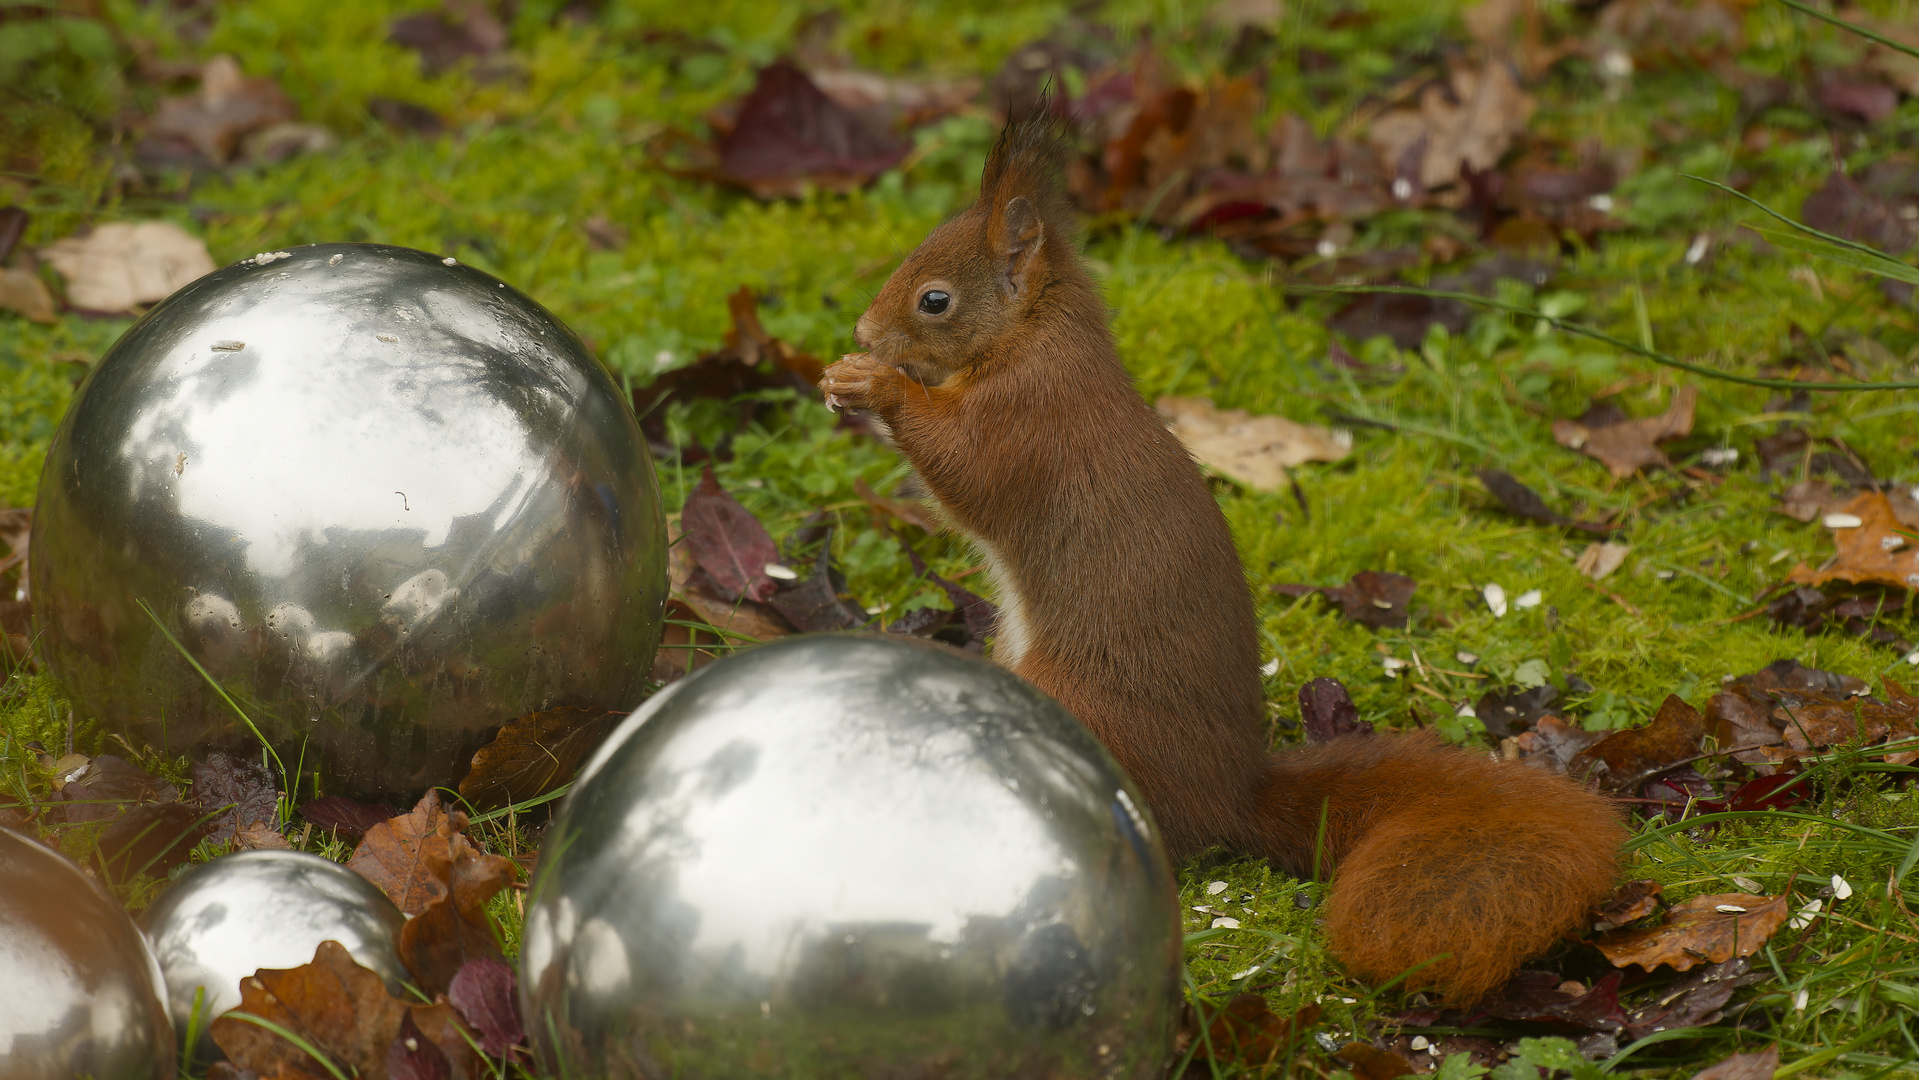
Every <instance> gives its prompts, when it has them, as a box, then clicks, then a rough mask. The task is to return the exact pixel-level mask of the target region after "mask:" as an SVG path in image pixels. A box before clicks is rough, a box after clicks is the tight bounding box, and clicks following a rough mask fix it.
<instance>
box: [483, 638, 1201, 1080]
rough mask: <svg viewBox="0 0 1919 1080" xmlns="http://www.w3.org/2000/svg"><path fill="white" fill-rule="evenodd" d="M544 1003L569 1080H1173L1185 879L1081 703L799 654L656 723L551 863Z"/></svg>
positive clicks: (529, 943)
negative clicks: (1180, 886) (905, 1079)
mask: <svg viewBox="0 0 1919 1080" xmlns="http://www.w3.org/2000/svg"><path fill="white" fill-rule="evenodd" d="M542 851H543V852H544V854H543V856H542V858H541V862H540V867H539V872H538V876H537V878H536V880H535V882H534V885H533V889H532V894H531V895H532V899H531V902H530V903H529V905H528V908H527V913H526V928H525V935H524V938H523V945H522V951H521V981H520V988H521V1000H522V1004H523V1007H524V1012H525V1015H526V1026H527V1029H528V1030H529V1031H530V1032H532V1033H533V1037H534V1039H535V1041H536V1045H537V1046H538V1053H539V1055H540V1058H541V1061H542V1063H543V1065H544V1067H545V1069H546V1070H547V1071H548V1072H550V1073H552V1074H554V1075H586V1076H595V1077H609V1078H612V1077H646V1078H649V1080H650V1078H653V1077H666V1076H672V1077H677V1078H682V1080H717V1078H720V1077H744V1076H772V1075H781V1076H787V1075H791V1076H834V1077H847V1078H856V1077H871V1078H875V1080H877V1078H881V1077H899V1076H921V1075H927V1076H932V1075H937V1076H940V1077H942V1078H944V1080H972V1078H979V1080H989V1078H990V1080H1004V1078H1007V1077H1024V1076H1033V1077H1055V1076H1057V1077H1084V1078H1110V1080H1121V1078H1125V1080H1134V1078H1139V1080H1144V1078H1148V1077H1152V1078H1158V1077H1160V1076H1162V1075H1163V1074H1164V1069H1165V1068H1166V1066H1167V1063H1168V1061H1167V1058H1168V1053H1169V1048H1170V1045H1171V1038H1172V1029H1173V1019H1174V1017H1175V1015H1176V1010H1177V1008H1178V1003H1179V970H1180V968H1179V965H1180V944H1181V934H1180V925H1179V918H1178V911H1177V901H1176V898H1175V892H1174V886H1173V880H1172V872H1171V869H1170V867H1169V865H1168V863H1167V860H1166V855H1165V851H1164V849H1163V848H1162V846H1161V844H1160V840H1159V837H1158V834H1157V831H1156V829H1155V827H1154V826H1153V824H1152V822H1151V820H1150V818H1149V817H1148V816H1147V815H1146V813H1145V809H1144V804H1143V803H1142V802H1141V801H1140V797H1139V794H1138V792H1137V791H1136V790H1134V788H1133V786H1132V783H1131V781H1129V780H1128V779H1127V778H1126V777H1125V775H1124V774H1123V773H1122V772H1121V771H1120V769H1119V767H1118V766H1117V765H1116V764H1114V763H1113V761H1112V759H1111V758H1110V757H1108V756H1107V754H1106V752H1105V751H1104V750H1103V749H1102V748H1101V747H1100V746H1099V744H1098V743H1097V742H1096V741H1095V740H1094V739H1093V738H1092V736H1091V735H1089V734H1088V733H1087V732H1086V730H1085V729H1084V728H1082V727H1081V726H1080V725H1079V723H1078V722H1076V721H1075V720H1074V719H1073V718H1072V717H1071V716H1070V715H1069V714H1068V713H1067V712H1066V711H1065V710H1064V709H1063V708H1061V707H1060V706H1059V705H1058V704H1057V703H1055V702H1054V701H1052V700H1051V699H1050V698H1048V697H1046V696H1045V695H1044V694H1042V693H1040V691H1038V690H1037V689H1035V688H1034V687H1032V686H1031V685H1030V684H1028V683H1026V682H1024V681H1023V680H1021V679H1019V678H1018V677H1016V676H1014V675H1013V674H1011V673H1010V672H1007V671H1005V670H1003V669H1001V668H999V667H996V666H994V665H992V664H989V663H986V662H985V661H983V660H979V659H977V658H974V657H971V656H968V655H966V654H964V653H960V652H958V651H956V650H952V649H948V648H946V647H944V646H940V645H937V644H933V643H930V642H923V641H918V640H915V639H904V638H899V637H891V636H887V637H881V636H861V635H820V636H810V637H798V638H789V639H786V640H784V641H780V642H775V643H773V644H770V645H766V646H762V647H760V648H756V649H752V650H750V651H747V652H744V653H740V654H736V655H734V656H732V657H730V658H728V659H726V660H723V661H721V662H719V663H716V664H713V665H711V666H709V667H707V668H704V669H701V670H700V671H698V672H696V673H694V674H693V675H691V676H689V677H687V678H685V679H683V680H681V681H680V682H677V683H674V684H672V685H671V686H669V687H667V688H666V689H665V690H664V691H662V692H660V693H659V694H658V695H656V696H655V697H654V698H653V699H652V700H650V701H649V702H647V704H646V705H645V706H644V707H643V708H641V709H640V710H639V711H638V712H636V713H634V714H633V715H632V716H631V717H629V718H628V719H627V720H626V721H625V722H624V723H623V724H622V725H621V726H620V727H619V728H618V729H617V730H616V731H615V732H614V733H613V735H612V736H610V737H609V739H608V740H607V742H606V744H605V745H603V746H602V747H601V748H600V750H599V752H598V753H597V754H596V756H595V757H594V758H593V759H592V761H591V762H589V763H588V765H587V766H586V767H585V768H584V769H583V770H581V773H580V775H579V776H578V777H577V778H576V779H575V782H574V788H573V791H572V793H571V794H570V795H569V796H568V797H567V801H566V803H565V806H564V808H563V809H562V811H561V813H560V814H559V816H558V818H557V819H556V820H555V823H554V825H553V826H552V828H551V829H550V831H549V833H548V837H547V840H546V842H545V843H544V844H543V845H542Z"/></svg>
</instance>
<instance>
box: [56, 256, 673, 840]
mask: <svg viewBox="0 0 1919 1080" xmlns="http://www.w3.org/2000/svg"><path fill="white" fill-rule="evenodd" d="M451 263H452V260H445V261H442V260H441V259H439V258H436V257H434V256H432V255H428V254H427V253H425V252H420V251H412V250H409V249H406V248H397V247H386V246H380V245H373V244H315V245H311V246H308V247H298V248H293V249H291V250H290V251H285V252H271V253H267V254H263V255H260V256H257V257H255V258H253V259H247V260H243V261H241V262H240V263H237V264H235V265H233V266H228V267H226V268H224V269H221V270H217V271H215V272H214V273H211V274H208V275H207V276H206V277H203V278H201V279H200V280H198V281H196V282H194V283H193V284H191V285H188V286H186V287H185V288H183V289H181V290H180V291H178V292H176V293H174V294H173V295H172V296H170V297H168V298H167V299H166V300H165V301H163V302H161V303H160V304H158V305H156V306H155V307H154V308H153V310H151V311H149V312H148V313H147V314H146V316H145V317H144V318H142V319H141V320H140V321H139V322H137V323H135V324H134V325H133V327H132V328H131V329H129V330H128V331H127V332H126V334H125V335H124V336H122V337H121V338H120V340H119V341H118V342H117V343H116V344H115V345H114V346H113V348H112V349H110V350H108V352H107V354H106V355H105V356H104V357H102V358H101V360H100V362H99V363H98V364H96V365H95V367H94V370H93V372H92V373H91V375H90V376H89V377H88V379H87V381H86V383H85V384H84V385H83V386H82V387H81V388H80V392H79V394H78V396H77V397H76V399H75V401H74V403H73V406H72V408H71V410H70V411H69V412H68V414H67V417H66V419H65V421H64V422H63V423H62V424H61V426H60V429H59V431H58V433H57V435H56V436H55V438H54V441H53V446H52V448H51V450H50V452H49V453H48V456H47V464H46V471H45V473H44V474H43V476H42V478H41V483H40V498H39V504H38V506H37V507H36V509H35V516H34V529H33V542H32V563H31V566H32V571H31V572H32V596H33V605H34V622H35V627H36V630H37V632H38V634H39V646H40V648H41V649H42V650H43V655H44V658H45V659H46V660H47V661H48V663H49V664H50V665H51V666H52V667H53V669H54V670H55V671H56V672H57V673H58V674H59V675H60V676H61V678H62V679H63V680H64V681H65V685H66V687H67V689H68V690H69V691H70V692H71V693H72V694H73V695H74V697H75V698H76V699H77V701H78V702H79V704H80V705H81V707H82V708H83V709H85V710H86V711H89V712H92V713H94V714H95V715H97V716H100V717H101V718H103V719H105V720H106V721H107V722H108V723H109V724H110V725H111V726H112V727H114V728H116V729H117V730H119V731H121V732H122V733H124V734H126V735H127V736H129V737H130V738H132V739H134V740H136V744H137V742H138V741H145V742H148V743H151V744H152V745H155V746H161V747H164V748H165V749H167V750H169V751H172V752H187V753H194V754H198V753H202V752H204V751H206V750H208V749H211V748H216V747H217V748H220V749H228V750H234V751H243V750H247V749H249V748H252V752H254V753H257V752H258V750H257V745H256V744H255V742H254V738H253V736H252V734H251V733H250V732H248V731H247V730H246V729H245V727H244V726H243V725H242V724H241V723H240V722H239V721H238V720H237V719H236V717H235V716H234V714H233V712H232V711H231V710H230V709H229V708H228V707H227V706H226V705H225V704H224V703H223V702H221V701H220V700H219V698H218V697H217V696H215V695H214V694H213V693H212V692H211V690H210V689H209V687H208V685H207V683H206V681H205V679H204V678H203V677H202V676H201V675H200V674H198V673H197V672H195V671H194V670H193V668H192V667H191V666H190V665H189V664H188V663H187V662H186V661H185V660H184V659H183V658H182V657H181V656H180V655H179V653H178V651H177V650H176V649H175V647H174V646H173V645H172V644H171V643H169V642H168V640H167V639H166V637H165V636H164V635H162V634H161V633H160V632H159V630H158V628H157V627H156V626H155V625H154V622H153V620H152V619H150V618H149V617H148V616H147V614H146V613H145V612H144V611H142V610H141V608H140V606H139V603H140V602H142V601H144V602H145V603H146V604H147V605H149V606H150V607H151V608H152V609H153V610H154V611H155V612H156V613H157V614H158V615H159V618H160V619H161V620H162V621H163V622H165V623H166V625H167V627H168V628H169V630H170V631H171V633H172V634H173V635H174V636H175V637H176V638H178V639H179V640H180V641H181V642H183V643H184V645H185V647H186V648H187V649H188V650H190V651H191V653H192V654H193V656H194V657H195V658H196V659H197V660H198V661H199V663H200V664H201V665H203V666H204V667H205V668H206V670H207V671H208V672H209V673H210V674H211V675H212V676H213V677H214V678H216V679H218V680H219V681H220V683H221V684H222V685H223V686H224V687H225V688H226V689H227V690H228V691H229V692H230V693H232V695H233V696H234V697H235V698H236V699H238V700H239V701H241V702H243V703H251V704H252V705H253V706H254V707H255V709H256V710H257V715H254V717H253V719H254V720H255V721H256V722H257V723H259V724H260V725H261V726H262V728H263V729H264V731H265V734H266V736H267V737H268V738H269V740H270V741H272V742H273V743H274V744H275V746H276V747H277V748H278V750H279V752H280V756H281V757H282V759H284V760H285V762H286V765H287V767H288V768H289V769H292V768H294V767H296V766H295V762H296V761H298V760H300V758H301V757H302V754H303V753H304V757H305V761H306V762H307V765H308V768H309V769H310V768H311V767H312V766H313V765H315V764H317V765H318V766H319V767H320V768H321V770H322V771H323V772H324V773H325V774H326V776H327V790H329V791H331V792H334V793H338V794H343V795H350V796H354V797H357V798H362V799H390V800H396V801H404V802H409V803H410V802H411V800H412V798H413V797H414V796H417V795H418V793H419V792H420V791H422V790H424V789H425V788H427V787H428V786H430V785H433V784H445V783H449V782H453V781H456V780H458V779H459V777H460V775H461V774H462V773H463V772H464V770H465V767H466V765H467V763H468V762H469V761H470V760H471V757H472V755H473V752H474V751H475V750H476V749H478V748H479V747H480V746H481V745H484V744H485V743H486V741H487V740H488V739H489V738H491V736H492V733H493V731H494V730H495V729H497V728H498V727H499V726H500V725H501V724H502V723H504V722H505V721H507V720H510V719H512V718H514V717H516V716H521V715H524V714H526V713H530V712H534V711H536V710H539V709H543V708H548V707H551V706H554V705H561V704H572V705H580V706H587V707H598V708H606V709H625V708H631V707H632V706H633V704H634V703H635V702H636V701H638V700H639V698H640V696H641V693H642V683H643V681H644V680H645V678H646V673H647V669H648V666H649V663H650V660H651V657H652V654H653V649H654V647H655V645H656V643H657V641H658V638H659V630H660V620H661V609H662V605H663V603H664V601H665V594H666V561H665V554H666V551H665V549H666V534H665V524H664V520H663V518H662V516H661V510H660V501H659V491H658V482H657V480H656V479H655V477H654V472H653V465H652V460H651V457H650V455H649V454H648V452H647V449H646V444H645V442H644V440H643V439H642V437H641V435H640V432H639V427H638V425H637V423H636V422H635V420H634V418H633V415H632V410H631V408H630V407H629V405H628V404H627V403H626V401H625V400H624V398H623V397H622V395H621V392H620V390H619V388H618V387H617V386H616V385H615V384H614V382H613V380H612V379H611V378H610V377H609V376H608V375H607V373H606V371H605V370H604V369H603V368H601V367H600V365H599V364H598V362H597V361H595V360H594V359H593V357H592V356H591V355H589V354H588V352H587V350H586V348H585V346H583V345H582V344H581V343H580V340H579V339H578V338H577V337H575V336H574V335H573V333H572V332H571V331H569V330H568V329H567V328H566V327H565V326H562V325H561V324H560V323H559V322H558V321H557V320H556V319H554V318H553V316H552V315H551V314H550V313H549V312H547V310H546V309H545V308H543V307H541V306H540V305H539V304H537V303H535V302H534V301H532V300H531V299H528V298H527V297H526V296H525V295H523V294H521V293H519V292H518V291H516V290H514V289H512V288H511V287H509V286H507V285H505V284H503V283H501V282H500V281H498V280H497V279H495V278H493V277H491V276H490V275H487V274H484V273H482V272H480V271H478V270H475V269H472V268H471V267H467V266H460V265H449V264H451Z"/></svg>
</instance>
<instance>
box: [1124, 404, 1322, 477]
mask: <svg viewBox="0 0 1919 1080" xmlns="http://www.w3.org/2000/svg"><path fill="white" fill-rule="evenodd" d="M1155 408H1156V409H1157V410H1158V411H1159V415H1160V418H1161V419H1163V420H1165V421H1166V424H1167V426H1168V427H1170V428H1171V429H1172V431H1173V434H1174V435H1176V436H1178V438H1179V441H1180V442H1181V443H1183V444H1185V446H1186V449H1187V451H1188V452H1190V453H1191V454H1192V455H1193V457H1194V458H1196V459H1198V460H1199V462H1200V464H1202V465H1205V466H1208V467H1210V468H1212V469H1215V470H1217V471H1218V472H1220V473H1221V474H1223V475H1225V476H1227V477H1230V478H1231V479H1233V480H1234V481H1236V482H1238V483H1241V484H1244V485H1246V486H1247V487H1250V488H1253V489H1254V490H1257V491H1268V492H1275V491H1279V490H1281V489H1283V488H1284V487H1285V486H1286V482H1287V480H1286V470H1287V469H1289V468H1291V467H1293V466H1295V465H1301V464H1304V463H1306V462H1309V461H1339V460H1340V459H1342V458H1344V457H1345V456H1346V455H1347V454H1348V453H1351V451H1352V436H1351V435H1350V434H1348V433H1345V432H1335V431H1329V430H1327V429H1326V428H1323V427H1318V426H1315V425H1310V424H1301V423H1298V422H1296V421H1293V420H1288V419H1287V418H1285V417H1283V416H1255V415H1252V414H1250V413H1247V412H1246V411H1245V410H1243V409H1218V408H1215V407H1214V406H1213V403H1212V402H1211V401H1209V400H1207V399H1206V398H1181V397H1172V396H1170V395H1169V396H1166V397H1162V398H1160V399H1159V401H1158V402H1157V403H1156V404H1155Z"/></svg>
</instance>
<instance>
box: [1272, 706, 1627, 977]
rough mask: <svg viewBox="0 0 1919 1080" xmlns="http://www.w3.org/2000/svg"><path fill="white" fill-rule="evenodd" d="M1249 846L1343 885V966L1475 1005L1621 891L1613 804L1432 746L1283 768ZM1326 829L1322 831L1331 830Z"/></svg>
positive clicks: (1338, 923) (1328, 757) (1540, 775)
mask: <svg viewBox="0 0 1919 1080" xmlns="http://www.w3.org/2000/svg"><path fill="white" fill-rule="evenodd" d="M1257 821H1258V823H1257V825H1256V826H1255V828H1254V830H1253V831H1252V834H1251V835H1247V836H1245V837H1244V838H1243V840H1242V846H1243V847H1245V848H1246V849H1248V850H1251V851H1254V852H1257V853H1259V854H1261V855H1264V856H1265V857H1266V858H1267V859H1269V860H1271V861H1272V862H1273V863H1274V864H1275V865H1277V866H1279V867H1281V868H1283V869H1286V870H1289V871H1291V872H1292V873H1294V874H1296V875H1298V876H1301V877H1318V878H1324V877H1325V876H1326V875H1327V873H1328V871H1332V872H1333V888H1332V892H1331V895H1330V896H1329V897H1328V899H1327V901H1326V906H1325V914H1324V919H1325V924H1326V932H1327V935H1328V937H1329V938H1330V939H1331V942H1332V949H1333V954H1334V955H1335V956H1337V957H1339V958H1340V960H1342V961H1344V962H1345V964H1346V965H1347V966H1348V967H1349V968H1351V969H1352V970H1353V972H1354V973H1355V974H1357V975H1360V976H1362V977H1364V978H1367V979H1371V980H1386V979H1392V978H1394V977H1396V976H1399V975H1400V974H1401V973H1403V972H1406V971H1408V970H1409V969H1417V970H1413V971H1412V974H1410V975H1408V976H1407V978H1406V984H1407V985H1408V986H1409V987H1420V986H1431V987H1433V988H1434V989H1436V990H1437V991H1438V992H1439V993H1440V994H1441V995H1442V996H1443V997H1445V998H1446V999H1447V1000H1448V1001H1452V1002H1457V1003H1466V1002H1471V1001H1473V1000H1476V999H1478V998H1480V997H1482V996H1484V995H1485V994H1486V993H1487V992H1489V991H1491V990H1494V989H1496V988H1498V987H1499V986H1500V985H1502V984H1503V983H1504V982H1505V981H1506V980H1507V979H1508V978H1510V977H1511V976H1512V974H1513V970H1514V968H1515V966H1516V963H1517V961H1518V960H1520V959H1523V958H1525V957H1528V956H1535V955H1537V954H1539V953H1541V952H1544V951H1545V950H1546V949H1547V948H1548V947H1549V946H1551V945H1552V943H1553V942H1554V940H1555V939H1557V938H1558V937H1559V935H1560V934H1561V933H1563V932H1564V931H1566V930H1567V929H1569V928H1571V927H1574V926H1576V925H1578V924H1579V923H1580V921H1581V918H1582V916H1583V915H1584V914H1585V912H1586V911H1587V910H1588V909H1589V908H1590V907H1592V906H1593V905H1595V904H1596V903H1598V902H1599V901H1600V900H1602V899H1603V898H1604V897H1605V896H1606V895H1607V894H1608V893H1609V892H1610V891H1611V889H1612V887H1613V881H1614V875H1615V873H1616V872H1617V859H1616V856H1615V854H1614V853H1615V852H1616V851H1617V850H1618V847H1619V845H1620V843H1622V842H1623V841H1624V840H1625V835H1626V830H1625V828H1624V827H1623V826H1622V825H1621V824H1620V822H1619V819H1618V816H1617V814H1616V813H1615V811H1614V809H1613V807H1612V804H1611V802H1610V800H1608V799H1606V798H1605V797H1604V796H1602V795H1599V794H1597V793H1595V792H1592V791H1589V790H1587V789H1586V788H1583V787H1581V786H1579V785H1578V784H1575V783H1573V782H1572V781H1570V780H1568V779H1566V778H1565V777H1562V776H1556V775H1553V774H1550V773H1547V772H1544V771H1542V770H1540V769H1535V768H1531V767H1528V766H1526V765H1522V764H1519V763H1517V762H1503V763H1502V762H1497V761H1494V760H1492V759H1491V758H1490V757H1488V756H1486V755H1485V754H1483V753H1474V752H1470V751H1465V750H1461V749H1458V748H1456V747H1451V746H1447V745H1445V744H1443V743H1442V742H1441V741H1440V740H1439V739H1438V738H1437V737H1435V736H1433V735H1431V734H1430V733H1420V734H1415V735H1410V736H1385V735H1376V736H1359V737H1346V738H1341V739H1336V740H1334V741H1332V742H1329V743H1324V744H1321V745H1318V746H1312V747H1307V748H1305V749H1301V750H1292V751H1287V752H1283V753H1279V754H1275V755H1273V756H1272V757H1270V758H1269V759H1268V763H1267V774H1266V777H1265V779H1264V782H1263V784H1262V790H1261V791H1260V793H1259V814H1258V819H1257ZM1322 822H1323V825H1322Z"/></svg>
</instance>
